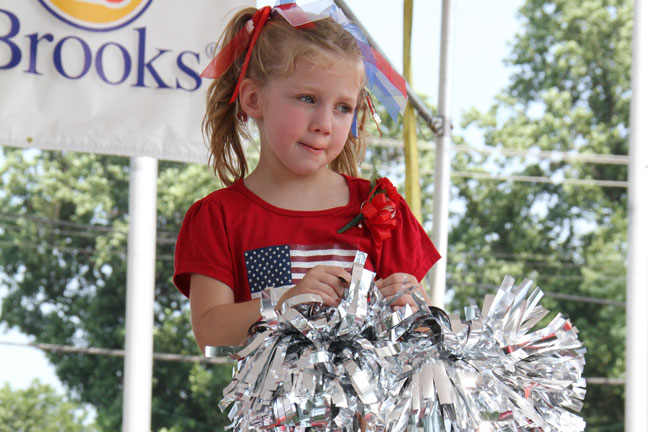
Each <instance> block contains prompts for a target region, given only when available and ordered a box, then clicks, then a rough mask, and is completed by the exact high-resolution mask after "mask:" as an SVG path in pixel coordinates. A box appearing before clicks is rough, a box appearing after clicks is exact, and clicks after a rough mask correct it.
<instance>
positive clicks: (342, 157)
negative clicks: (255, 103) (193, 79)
mask: <svg viewBox="0 0 648 432" xmlns="http://www.w3.org/2000/svg"><path fill="white" fill-rule="evenodd" d="M256 11H257V9H255V8H246V9H243V10H241V11H240V12H238V13H237V14H236V15H235V16H234V17H233V18H232V19H231V20H230V22H229V24H228V25H227V27H226V28H225V30H224V32H223V34H222V36H221V39H220V41H219V42H220V46H225V45H226V44H227V43H229V42H230V41H231V40H232V39H233V38H234V36H236V34H237V33H238V32H239V30H241V29H242V28H243V27H244V26H245V25H246V23H247V22H248V21H249V20H250V19H251V18H252V16H253V15H254V13H255V12H256ZM313 24H314V26H313V27H310V26H308V27H302V28H295V27H293V26H292V25H290V24H289V23H288V22H287V21H285V20H284V19H283V18H282V17H281V16H280V15H279V14H277V13H275V14H273V15H272V17H271V18H270V19H268V21H267V22H266V23H265V26H264V27H263V29H262V30H261V32H260V34H259V38H258V40H257V41H256V44H255V45H254V48H253V50H252V54H251V58H250V63H249V65H248V68H247V72H246V77H248V78H250V79H252V80H253V81H255V82H256V83H257V84H258V85H260V86H263V85H265V84H266V83H267V82H268V81H270V80H272V79H276V78H281V77H285V76H288V75H290V74H291V73H292V72H294V70H295V68H296V66H297V61H298V60H302V59H305V60H308V61H312V62H313V63H315V64H319V63H321V62H322V61H328V62H330V61H333V60H337V59H339V58H343V59H345V60H350V61H352V62H357V63H358V64H360V62H361V61H362V53H361V51H360V48H359V47H358V45H357V43H356V41H355V38H354V37H353V36H352V35H351V34H350V33H349V32H347V31H346V30H345V29H344V28H343V27H342V26H341V25H339V24H338V23H336V22H335V21H334V20H333V19H332V18H324V19H321V20H318V21H315V22H314V23H313ZM244 57H245V56H244V55H241V56H239V57H238V58H236V59H234V61H233V63H232V65H231V66H230V67H229V68H228V69H227V70H226V71H225V72H224V73H223V74H222V75H221V76H220V77H218V78H216V79H215V80H214V81H213V82H212V83H211V85H210V86H209V89H208V90H207V110H206V112H205V117H204V119H203V130H204V132H205V134H206V135H207V137H208V138H209V148H210V151H209V153H210V154H209V162H210V165H211V166H212V169H213V170H214V173H215V174H216V175H217V176H218V177H219V178H220V180H221V182H222V183H223V184H224V185H231V184H232V183H234V182H235V181H237V180H239V179H242V178H244V177H245V176H246V175H247V173H248V164H247V161H246V159H245V152H244V151H243V145H242V138H245V139H248V140H250V139H251V136H250V133H249V130H248V129H247V126H246V124H245V122H243V121H241V120H239V119H238V116H237V114H238V112H237V111H238V103H236V104H234V103H232V104H230V103H229V100H230V98H231V96H232V94H233V93H234V89H235V87H236V82H237V81H238V78H239V74H240V72H241V68H242V66H243V61H244ZM360 93H361V94H360V95H359V96H358V104H357V130H358V138H355V137H353V136H352V134H351V133H349V136H348V138H347V141H346V143H345V145H344V148H343V149H342V151H341V152H340V154H339V155H338V157H337V158H336V159H335V160H333V161H332V162H331V163H330V165H329V166H330V168H331V169H332V170H334V171H336V172H339V173H344V174H347V175H350V176H357V175H358V163H359V161H360V160H362V157H363V156H364V151H365V146H366V145H365V131H364V124H365V121H366V118H367V112H368V106H367V103H366V101H365V97H364V91H361V92H360Z"/></svg>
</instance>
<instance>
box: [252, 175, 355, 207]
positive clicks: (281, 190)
mask: <svg viewBox="0 0 648 432" xmlns="http://www.w3.org/2000/svg"><path fill="white" fill-rule="evenodd" d="M244 183H245V186H246V187H247V188H248V189H249V190H250V191H251V192H252V193H254V194H255V195H257V196H258V197H259V198H261V199H262V200H264V201H265V202H267V203H269V204H272V205H273V206H275V207H279V208H282V209H285V210H296V211H318V210H327V209H331V208H335V207H342V206H345V205H346V204H348V202H349V187H348V185H347V182H346V179H345V178H344V177H343V176H342V175H340V174H338V173H336V172H333V171H331V170H329V169H327V168H325V169H322V170H320V171H319V172H318V173H317V174H315V175H311V176H285V177H277V176H267V175H264V174H263V173H262V172H260V171H259V170H254V171H253V172H252V173H251V174H250V175H249V176H247V177H246V178H245V180H244Z"/></svg>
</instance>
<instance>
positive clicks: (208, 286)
mask: <svg viewBox="0 0 648 432" xmlns="http://www.w3.org/2000/svg"><path fill="white" fill-rule="evenodd" d="M350 280H351V275H350V274H349V273H348V272H347V271H345V270H344V269H342V268H340V267H333V266H316V267H313V268H312V269H310V270H309V271H308V272H307V273H306V274H305V275H304V278H303V279H302V280H301V281H299V283H297V285H295V286H294V287H292V288H291V289H289V290H288V291H286V292H285V293H284V294H283V295H282V296H281V299H280V300H279V304H278V305H277V308H279V307H280V306H281V303H282V302H284V301H285V300H287V299H288V298H290V297H294V296H296V295H299V294H317V295H319V296H320V297H321V298H322V301H323V303H324V304H327V305H329V306H337V305H338V303H339V301H340V299H341V298H342V296H343V294H344V288H345V286H346V285H347V284H348V283H349V282H350ZM189 301H190V305H191V325H192V327H193V332H194V336H195V338H196V341H197V342H198V346H199V347H200V349H201V350H202V351H203V352H204V351H205V345H213V346H227V345H239V344H241V343H242V342H243V341H244V340H245V337H246V336H247V332H248V330H249V329H250V326H251V325H252V324H254V322H256V321H257V320H258V319H259V318H260V317H261V312H260V311H259V309H260V303H259V300H258V299H255V300H250V301H247V302H242V303H234V292H233V291H232V290H231V289H230V287H228V286H227V285H225V284H224V283H222V282H220V281H218V280H216V279H214V278H211V277H209V276H205V275H201V274H195V273H194V274H192V275H191V289H190V290H189Z"/></svg>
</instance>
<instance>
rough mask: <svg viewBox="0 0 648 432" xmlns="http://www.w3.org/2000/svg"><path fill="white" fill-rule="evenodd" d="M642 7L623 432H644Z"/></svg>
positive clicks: (647, 24)
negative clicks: (624, 431)
mask: <svg viewBox="0 0 648 432" xmlns="http://www.w3.org/2000/svg"><path fill="white" fill-rule="evenodd" d="M646 50H648V6H647V5H646V2H645V1H643V0H635V2H634V30H633V37H632V85H631V87H632V99H631V102H630V149H629V159H630V163H629V165H628V172H629V184H628V280H627V287H626V302H627V304H626V393H625V430H626V431H627V432H645V431H648V416H646V413H648V391H647V390H646V389H648V363H647V359H648V314H646V308H647V307H648V199H646V191H645V188H646V186H647V185H648V123H646V118H647V117H648V82H646V79H645V78H646V74H648V55H647V53H646Z"/></svg>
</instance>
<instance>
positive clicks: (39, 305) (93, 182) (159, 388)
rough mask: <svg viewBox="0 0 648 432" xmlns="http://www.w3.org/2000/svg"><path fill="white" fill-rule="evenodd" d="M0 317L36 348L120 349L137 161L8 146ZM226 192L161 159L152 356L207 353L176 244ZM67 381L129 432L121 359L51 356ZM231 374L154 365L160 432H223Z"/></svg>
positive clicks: (199, 170)
mask: <svg viewBox="0 0 648 432" xmlns="http://www.w3.org/2000/svg"><path fill="white" fill-rule="evenodd" d="M0 161H1V165H0V203H1V208H2V210H1V211H0V233H1V234H2V241H1V242H0V277H2V281H1V282H2V285H3V287H4V288H5V289H6V291H7V293H8V294H7V295H6V297H5V298H4V299H3V301H2V316H1V317H2V321H3V322H5V323H7V324H8V325H10V326H15V327H18V328H19V329H20V330H21V331H22V332H24V333H27V334H29V335H31V336H34V337H35V340H36V341H37V342H44V343H57V344H68V345H75V346H81V347H84V346H86V347H101V348H112V349H122V348H123V346H124V318H125V317H124V315H125V290H126V246H127V245H126V240H127V224H128V176H129V169H130V167H129V163H128V162H129V161H128V159H127V158H121V157H111V156H101V155H92V154H81V153H61V152H48V151H42V152H41V151H34V150H21V149H11V148H7V147H5V148H3V149H2V158H0ZM216 187H218V185H217V184H216V182H215V181H214V180H213V177H212V176H211V175H210V174H209V172H208V170H207V169H206V168H205V167H204V166H196V165H182V164H174V163H165V162H161V163H160V169H159V177H158V192H159V193H158V216H157V218H158V222H157V225H158V241H157V252H156V253H157V260H156V286H155V299H156V301H155V311H154V312H155V330H154V348H155V351H157V352H171V353H180V354H190V355H199V354H200V352H199V350H198V348H197V346H196V344H195V342H194V339H193V334H192V332H191V326H190V320H189V317H188V301H187V300H186V299H185V298H184V297H183V296H182V295H181V294H180V293H179V292H177V291H176V290H175V288H174V287H173V284H172V281H171V277H172V274H173V248H174V244H175V237H176V234H177V232H178V230H179V227H180V223H181V221H182V218H183V217H184V213H185V211H186V210H187V209H188V208H189V206H190V205H191V203H192V202H193V201H194V200H195V199H197V198H199V197H200V196H202V195H204V194H206V193H207V192H209V191H211V190H212V189H214V188H216ZM48 358H49V360H50V361H51V362H52V364H53V365H54V366H55V368H56V372H57V374H58V376H59V378H60V379H61V381H62V382H63V384H64V385H65V386H66V387H67V388H68V389H69V390H70V391H71V394H72V395H73V396H74V397H75V398H76V399H77V400H79V401H82V402H86V403H90V404H92V405H93V406H95V407H96V409H97V424H98V426H99V427H100V428H101V430H105V431H114V430H119V429H120V428H121V414H122V389H123V387H122V379H123V378H122V374H123V359H122V358H116V357H105V356H95V355H86V354H76V353H50V354H48ZM229 369H231V367H228V366H222V367H214V366H210V367H205V366H199V365H196V364H191V363H177V362H173V363H171V362H162V361H156V362H155V364H154V372H153V373H154V377H153V378H154V381H153V413H152V426H153V430H154V431H158V430H161V429H162V428H167V429H168V430H185V431H200V430H214V428H216V427H218V426H222V425H224V424H225V421H226V418H224V417H223V416H222V415H221V414H220V413H219V411H218V409H217V408H216V403H217V401H218V399H219V397H220V389H221V388H222V386H223V385H224V384H225V383H226V382H227V381H228V378H229Z"/></svg>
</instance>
